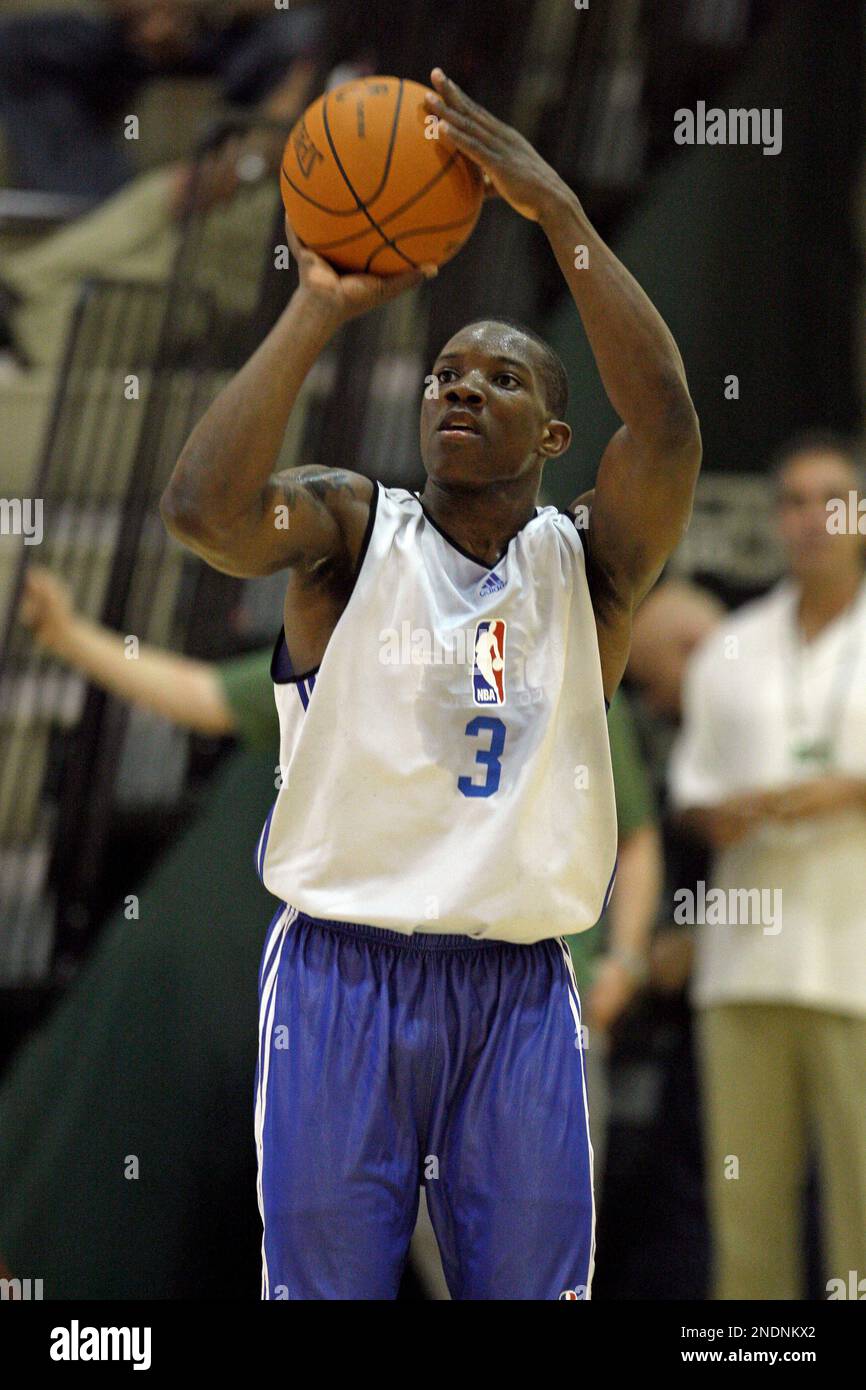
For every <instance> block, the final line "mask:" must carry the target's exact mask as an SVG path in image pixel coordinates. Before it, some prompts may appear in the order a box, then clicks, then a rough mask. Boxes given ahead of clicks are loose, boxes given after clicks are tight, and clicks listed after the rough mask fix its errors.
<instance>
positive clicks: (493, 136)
mask: <svg viewBox="0 0 866 1390" xmlns="http://www.w3.org/2000/svg"><path fill="white" fill-rule="evenodd" d="M430 79H431V81H432V83H433V86H434V88H435V91H433V92H430V93H428V94H427V96H426V97H425V99H424V100H425V104H426V107H427V110H428V111H430V112H431V114H433V115H435V116H438V117H439V127H438V129H439V134H440V136H441V137H442V138H443V139H444V140H445V143H446V144H449V143H450V144H451V145H453V147H454V148H455V149H457V150H459V151H460V153H461V154H464V155H465V156H466V158H467V159H470V160H471V161H472V162H473V163H474V164H477V165H478V167H479V169H480V170H481V172H482V174H483V175H484V176H485V178H484V187H485V194H486V195H487V196H488V197H489V196H490V195H491V192H494V193H498V194H499V196H500V197H501V198H504V199H505V201H506V202H507V203H509V204H510V205H511V207H513V208H514V210H515V211H516V212H519V213H520V215H521V217H527V218H529V220H530V222H538V221H539V220H540V219H541V217H542V215H543V212H544V209H545V207H546V206H547V204H548V203H549V202H550V201H551V199H552V197H553V196H554V195H555V194H556V193H557V192H558V193H560V194H561V192H562V189H563V187H564V185H563V181H562V179H561V178H560V177H559V175H558V174H557V172H556V170H555V169H554V168H552V166H551V165H550V164H548V163H547V162H546V161H545V160H543V159H542V158H541V155H540V154H539V153H538V151H537V150H535V149H534V148H533V146H532V145H530V143H529V141H528V140H525V139H524V137H523V136H522V135H521V134H520V132H519V131H517V130H515V129H514V127H513V126H510V125H506V124H505V122H504V121H499V120H497V119H496V117H495V116H492V115H491V114H490V112H489V111H487V110H485V108H484V107H483V106H479V104H478V102H477V101H472V100H471V98H470V97H468V96H467V95H466V93H465V92H464V91H462V90H461V88H460V87H458V86H457V83H456V82H452V81H451V79H450V78H449V77H446V76H445V74H444V72H443V71H442V69H441V68H434V69H433V71H432V72H431V74H430Z"/></svg>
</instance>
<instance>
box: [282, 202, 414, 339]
mask: <svg viewBox="0 0 866 1390" xmlns="http://www.w3.org/2000/svg"><path fill="white" fill-rule="evenodd" d="M286 240H287V241H288V244H289V248H290V250H291V252H292V255H293V256H294V258H295V260H296V261H297V263H298V276H299V278H300V289H301V290H302V291H303V292H304V293H305V294H306V295H307V296H308V297H309V298H310V299H311V300H312V301H314V302H315V303H317V304H320V305H321V307H322V309H323V310H324V311H325V312H326V313H327V314H328V315H329V316H333V318H334V321H335V322H336V323H338V324H339V323H345V322H346V321H347V320H348V319H353V318H357V317H358V316H359V315H360V314H365V313H367V311H368V310H369V309H377V308H378V307H379V305H380V304H385V303H387V302H388V300H389V299H396V298H397V296H398V295H400V294H402V293H403V291H404V290H410V289H414V287H415V286H416V285H420V284H422V283H423V281H424V280H425V279H429V278H430V277H431V276H432V275H435V274H436V266H432V265H431V266H422V267H421V268H420V269H419V270H406V271H403V272H402V273H401V274H400V275H365V274H360V273H356V272H354V271H350V272H348V273H347V274H345V275H344V274H341V273H340V272H339V271H338V270H336V269H335V268H334V266H332V265H331V264H330V262H328V261H326V260H325V259H324V257H323V256H320V255H318V254H317V253H316V252H315V251H311V250H310V248H309V247H308V246H305V245H304V244H303V242H302V241H300V240H299V238H298V236H297V233H296V232H295V230H294V228H293V227H292V224H291V222H290V221H289V219H288V217H287V218H286Z"/></svg>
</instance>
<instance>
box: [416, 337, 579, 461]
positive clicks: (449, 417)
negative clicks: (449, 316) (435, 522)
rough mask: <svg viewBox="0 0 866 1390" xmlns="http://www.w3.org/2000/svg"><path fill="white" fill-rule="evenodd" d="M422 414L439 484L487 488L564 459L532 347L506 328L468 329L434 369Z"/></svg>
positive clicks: (424, 444)
mask: <svg viewBox="0 0 866 1390" xmlns="http://www.w3.org/2000/svg"><path fill="white" fill-rule="evenodd" d="M432 376H433V378H434V381H433V383H431V384H428V387H427V391H426V392H425V397H424V402H423V405H422V407H421V457H422V459H423V461H424V467H425V468H426V470H427V473H428V474H429V476H430V477H431V478H435V479H436V480H437V481H441V482H455V483H473V482H477V483H478V484H479V485H483V484H485V483H490V482H496V481H503V480H505V479H508V478H516V477H520V476H521V475H522V474H524V473H526V472H528V471H530V470H532V469H536V468H539V467H540V465H541V464H542V463H543V462H544V459H545V458H547V457H550V456H551V455H552V454H553V453H559V452H561V449H560V448H558V447H555V448H551V447H550V441H547V443H545V440H546V430H545V426H546V424H547V422H548V420H549V412H548V410H547V407H546V401H545V396H544V387H543V382H542V380H541V378H540V375H539V373H538V370H537V367H536V365H535V348H534V344H533V343H532V341H531V340H530V339H528V338H525V337H524V336H523V334H522V333H520V332H518V331H517V330H516V329H513V328H508V327H507V326H506V325H504V324H495V323H490V324H486V323H481V324H474V325H473V326H472V327H471V328H464V329H461V330H460V332H459V333H456V334H455V335H454V337H453V338H451V339H450V340H449V342H447V343H446V344H445V346H444V348H443V349H442V351H441V353H440V354H439V356H438V357H437V358H436V361H435V362H434V364H433V369H432Z"/></svg>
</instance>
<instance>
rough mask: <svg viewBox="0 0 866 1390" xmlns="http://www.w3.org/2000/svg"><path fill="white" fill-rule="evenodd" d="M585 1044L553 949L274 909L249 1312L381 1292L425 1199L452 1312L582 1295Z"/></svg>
mask: <svg viewBox="0 0 866 1390" xmlns="http://www.w3.org/2000/svg"><path fill="white" fill-rule="evenodd" d="M582 1044H583V1030H582V1028H581V1025H580V1004H579V1000H578V996H577V989H576V986H575V981H574V974H573V971H572V968H571V958H570V955H569V951H568V947H567V945H566V944H565V942H564V941H561V940H546V941H539V942H537V943H535V944H533V945H527V946H522V945H515V944H512V943H509V942H501V941H487V940H485V941H478V940H474V939H472V938H470V937H465V936H449V935H433V934H429V933H415V934H414V935H411V936H408V935H403V934H401V933H398V932H392V931H384V930H381V929H379V928H376V927H365V926H354V925H349V924H346V923H340V922H325V921H321V920H318V919H313V918H309V917H306V916H305V915H304V914H303V913H301V912H298V911H297V910H296V909H295V908H292V907H285V906H284V907H283V908H281V909H280V911H279V912H278V913H277V915H276V917H275V918H274V920H273V921H272V923H271V925H270V928H269V930H268V934H267V940H266V943H265V949H264V953H263V956H262V964H261V971H260V975H259V1052H258V1063H257V1067H256V1096H255V1136H256V1148H257V1154H258V1198H259V1209H260V1212H261V1216H262V1223H263V1228H264V1229H263V1241H262V1297H263V1298H265V1299H280V1298H292V1299H392V1298H394V1297H396V1294H397V1290H398V1287H399V1284H400V1278H401V1274H402V1271H403V1267H404V1264H405V1261H406V1256H407V1252H408V1249H409V1242H410V1240H411V1237H412V1232H413V1229H414V1226H415V1220H416V1216H417V1212H418V1202H419V1191H420V1187H421V1185H422V1184H423V1185H424V1187H425V1189H426V1195H427V1202H428V1206H429V1211H430V1217H431V1220H432V1223H433V1228H434V1230H435V1233H436V1237H437V1240H438V1243H439V1249H440V1253H441V1255H442V1263H443V1267H444V1271H445V1277H446V1280H447V1282H448V1288H449V1290H450V1292H451V1295H452V1297H453V1298H455V1299H552V1298H555V1299H563V1298H564V1299H573V1298H589V1296H590V1287H591V1281H592V1271H593V1261H594V1248H595V1215H594V1207H593V1193H592V1148H591V1145H590V1140H589V1128H588V1115H587V1101H586V1075H585V1065H584V1064H585V1056H584V1051H583V1046H582Z"/></svg>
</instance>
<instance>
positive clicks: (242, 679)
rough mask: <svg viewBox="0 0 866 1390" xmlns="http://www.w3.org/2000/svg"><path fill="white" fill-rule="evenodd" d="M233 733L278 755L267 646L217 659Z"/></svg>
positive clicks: (249, 744)
mask: <svg viewBox="0 0 866 1390" xmlns="http://www.w3.org/2000/svg"><path fill="white" fill-rule="evenodd" d="M216 672H217V675H218V676H219V679H220V681H221V683H222V687H223V693H224V694H225V697H226V699H227V701H228V703H229V705H230V706H231V711H232V714H233V715H234V717H235V726H236V730H237V736H238V738H239V739H240V740H241V742H242V743H245V744H246V745H247V747H249V748H251V749H252V750H253V752H254V753H268V752H270V751H271V750H273V753H274V759H275V761H278V760H279V756H280V721H279V718H278V716H277V704H276V700H275V699H274V684H273V681H272V680H271V648H270V647H268V648H267V650H266V651H256V652H247V654H246V655H245V656H234V657H232V658H231V659H230V660H229V661H221V662H220V663H219V665H218V666H217V668H216Z"/></svg>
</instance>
